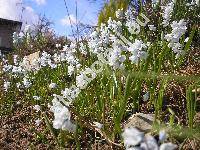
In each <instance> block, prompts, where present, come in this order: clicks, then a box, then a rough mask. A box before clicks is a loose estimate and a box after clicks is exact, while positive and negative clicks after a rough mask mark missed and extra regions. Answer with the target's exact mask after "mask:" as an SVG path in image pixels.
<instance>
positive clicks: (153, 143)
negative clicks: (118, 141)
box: [122, 127, 177, 150]
mask: <svg viewBox="0 0 200 150" xmlns="http://www.w3.org/2000/svg"><path fill="white" fill-rule="evenodd" d="M122 137H123V139H124V146H125V147H126V149H127V150H175V149H176V148H177V146H176V145H175V144H172V143H170V142H169V143H163V142H164V141H165V139H166V133H165V132H164V131H161V132H160V134H159V143H162V144H161V145H160V144H159V143H158V142H157V140H156V139H155V138H154V137H153V136H151V135H144V133H143V132H140V131H139V130H138V129H136V128H133V127H131V128H125V130H124V132H123V133H122Z"/></svg>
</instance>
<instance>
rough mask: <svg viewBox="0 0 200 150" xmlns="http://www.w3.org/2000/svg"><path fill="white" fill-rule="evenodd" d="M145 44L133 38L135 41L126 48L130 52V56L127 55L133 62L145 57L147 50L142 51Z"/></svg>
mask: <svg viewBox="0 0 200 150" xmlns="http://www.w3.org/2000/svg"><path fill="white" fill-rule="evenodd" d="M146 48H147V46H146V45H145V44H144V43H143V42H142V41H141V40H137V39H136V40H135V42H134V43H133V44H132V45H131V46H130V47H129V48H128V51H129V52H131V53H132V56H130V57H129V59H130V60H131V61H132V62H133V63H138V61H139V60H141V59H146V58H147V52H145V51H142V50H143V49H146Z"/></svg>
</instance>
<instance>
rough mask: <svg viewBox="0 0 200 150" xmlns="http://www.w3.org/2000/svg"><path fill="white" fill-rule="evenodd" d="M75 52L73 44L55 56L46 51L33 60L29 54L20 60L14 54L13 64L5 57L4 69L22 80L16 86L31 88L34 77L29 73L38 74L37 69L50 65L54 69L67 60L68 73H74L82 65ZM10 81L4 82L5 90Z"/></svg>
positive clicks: (51, 85)
mask: <svg viewBox="0 0 200 150" xmlns="http://www.w3.org/2000/svg"><path fill="white" fill-rule="evenodd" d="M74 52H75V50H74V47H73V48H72V46H71V48H69V47H68V46H65V47H64V48H63V50H62V51H61V52H58V53H55V54H54V55H53V56H52V55H50V54H49V53H47V52H45V51H44V52H42V53H41V56H40V57H39V56H38V57H36V58H35V57H34V58H33V60H31V59H30V58H28V56H25V57H24V58H23V59H21V60H20V58H19V57H18V56H17V55H14V56H13V62H14V64H13V65H12V64H9V63H8V60H7V59H5V58H4V57H3V58H2V62H3V69H2V70H3V72H5V73H7V74H8V75H11V76H13V77H14V78H16V79H19V80H20V81H19V82H18V83H16V87H17V88H18V89H19V90H20V91H21V89H20V88H29V87H30V86H31V85H32V83H31V80H32V79H31V78H30V77H29V73H32V72H34V74H36V73H37V71H39V70H41V69H42V68H44V67H50V68H51V69H54V68H56V67H58V66H59V65H60V64H61V63H63V62H66V63H67V64H68V74H69V75H72V73H73V72H74V70H75V68H77V69H79V68H80V67H81V65H80V63H79V60H78V59H77V58H76V57H75V55H74ZM8 83H9V82H8V81H6V82H5V84H4V89H5V91H7V90H8V88H9V86H10V84H8ZM55 86H56V85H55V84H53V83H52V84H50V85H49V88H50V89H53V88H55Z"/></svg>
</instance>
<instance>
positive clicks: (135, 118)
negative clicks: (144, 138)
mask: <svg viewBox="0 0 200 150" xmlns="http://www.w3.org/2000/svg"><path fill="white" fill-rule="evenodd" d="M154 117H155V115H154V114H143V113H137V114H133V115H132V116H131V117H130V118H129V119H128V123H127V124H126V125H125V127H126V128H129V127H135V128H137V129H139V130H141V131H143V132H146V133H147V132H149V131H150V130H151V129H152V124H153V121H154Z"/></svg>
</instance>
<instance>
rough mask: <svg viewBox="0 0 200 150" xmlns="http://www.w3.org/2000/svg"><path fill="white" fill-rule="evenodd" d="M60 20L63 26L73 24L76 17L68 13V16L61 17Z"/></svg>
mask: <svg viewBox="0 0 200 150" xmlns="http://www.w3.org/2000/svg"><path fill="white" fill-rule="evenodd" d="M70 21H71V22H70ZM60 22H61V24H62V25H63V26H69V25H71V24H72V25H74V24H76V18H75V17H74V15H73V14H70V15H69V16H65V17H64V18H63V19H61V20H60Z"/></svg>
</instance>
